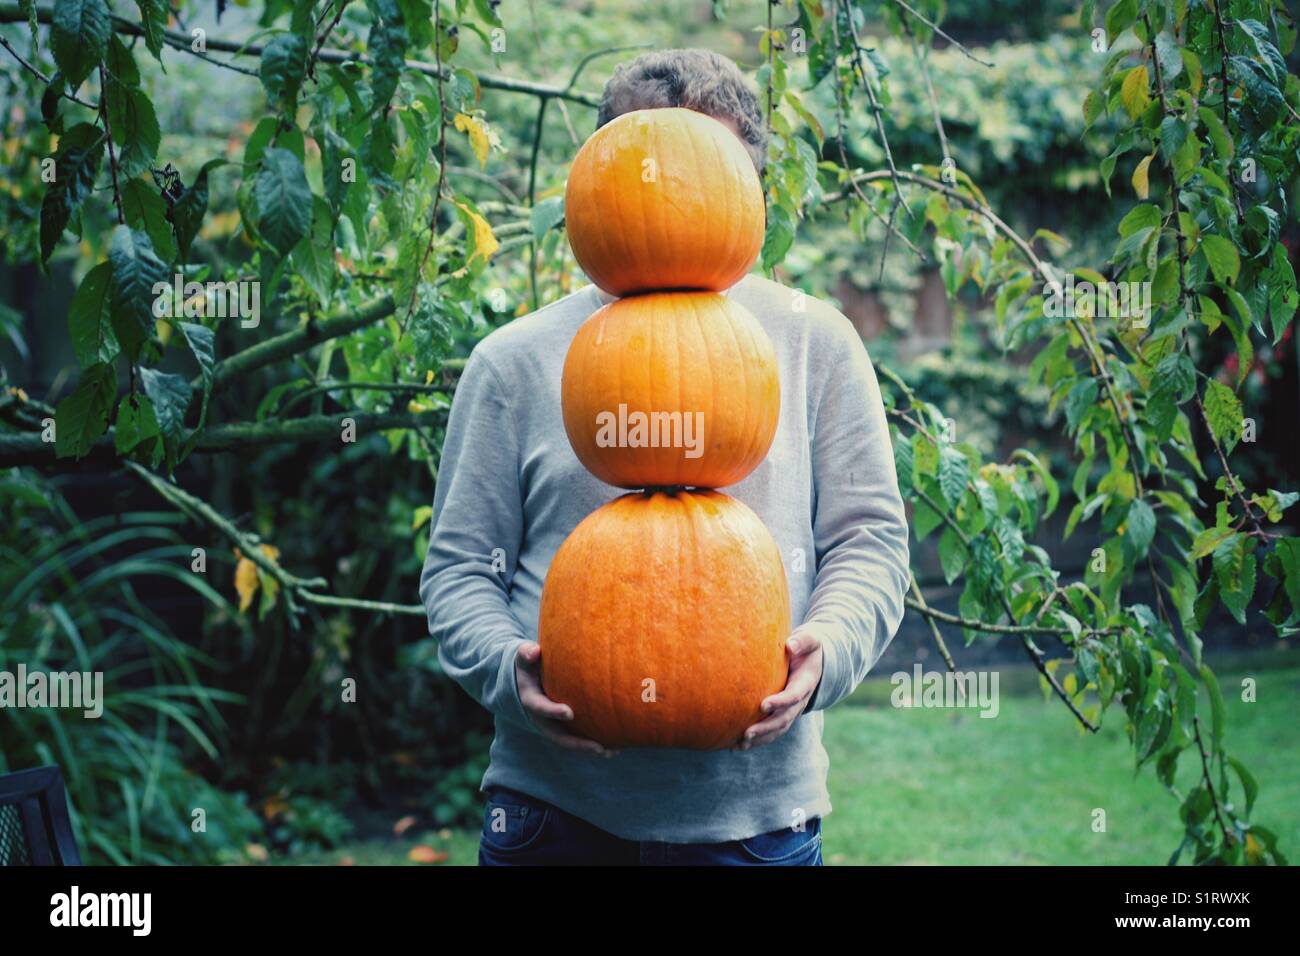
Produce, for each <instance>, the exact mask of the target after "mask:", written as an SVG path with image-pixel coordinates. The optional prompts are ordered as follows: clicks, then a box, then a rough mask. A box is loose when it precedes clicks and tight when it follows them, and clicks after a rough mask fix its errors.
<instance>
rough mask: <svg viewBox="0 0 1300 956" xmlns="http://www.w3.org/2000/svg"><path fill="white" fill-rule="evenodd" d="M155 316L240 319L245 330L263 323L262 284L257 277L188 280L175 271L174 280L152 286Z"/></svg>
mask: <svg viewBox="0 0 1300 956" xmlns="http://www.w3.org/2000/svg"><path fill="white" fill-rule="evenodd" d="M153 294H154V300H153V315H154V318H156V319H202V318H218V319H233V318H238V319H239V325H240V327H241V328H245V329H255V328H257V327H258V325H260V324H261V322H262V283H261V282H260V281H259V280H257V279H246V280H239V281H231V282H215V281H212V282H186V281H185V276H183V275H182V274H181V273H179V272H178V273H176V275H174V276H172V281H171V282H155V283H154V285H153Z"/></svg>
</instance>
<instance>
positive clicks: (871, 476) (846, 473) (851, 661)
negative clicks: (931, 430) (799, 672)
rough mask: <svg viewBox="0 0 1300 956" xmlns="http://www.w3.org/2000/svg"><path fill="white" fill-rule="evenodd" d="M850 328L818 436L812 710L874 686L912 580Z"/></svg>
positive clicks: (890, 460) (876, 393)
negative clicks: (817, 654) (816, 671)
mask: <svg viewBox="0 0 1300 956" xmlns="http://www.w3.org/2000/svg"><path fill="white" fill-rule="evenodd" d="M841 321H842V322H843V326H842V329H843V331H844V334H843V335H840V336H837V341H836V346H835V348H836V352H837V359H836V361H835V362H834V363H832V368H831V369H830V370H829V374H827V375H826V377H825V379H824V385H823V389H822V397H821V400H820V402H819V403H818V406H817V410H816V412H815V416H814V426H813V436H812V467H813V487H814V499H813V500H814V505H813V538H814V542H815V545H816V552H817V555H816V557H817V578H816V582H815V584H814V587H813V593H812V596H811V598H810V600H809V606H808V611H807V614H806V615H805V616H804V623H803V625H802V626H801V627H800V628H799V630H801V631H803V632H805V633H811V634H814V635H816V636H817V637H819V638H821V642H822V653H823V663H822V679H821V683H820V684H819V685H818V687H817V690H816V691H815V692H814V694H813V697H812V700H811V702H810V703H809V705H808V708H807V709H808V710H823V709H825V708H827V707H830V706H831V705H832V704H834V703H835V702H837V701H839V700H841V699H842V698H844V697H846V696H848V695H849V694H850V693H852V692H853V689H854V688H856V687H857V686H858V684H859V683H861V681H862V679H863V678H864V677H866V675H867V672H868V671H870V670H871V668H872V667H873V666H874V665H875V663H876V661H877V660H879V658H880V655H881V654H882V653H884V650H885V648H886V647H887V646H888V644H889V642H890V640H891V639H892V638H893V636H894V632H895V631H897V630H898V625H899V622H900V621H901V620H902V616H903V597H904V594H905V593H906V590H907V586H908V582H909V580H910V572H909V567H908V527H907V517H906V513H905V511H904V510H903V501H902V498H901V497H900V496H899V493H898V478H897V475H896V474H895V471H894V455H893V448H892V446H891V444H890V441H889V428H888V426H887V425H886V423H885V409H884V405H883V404H882V402H881V399H880V387H879V385H878V383H877V381H876V373H875V369H873V368H872V366H871V360H870V358H868V356H867V350H866V348H865V346H864V345H863V344H862V340H861V338H859V336H858V334H857V331H856V330H854V329H853V328H852V326H850V325H849V324H848V323H847V321H844V320H841ZM850 333H851V334H850Z"/></svg>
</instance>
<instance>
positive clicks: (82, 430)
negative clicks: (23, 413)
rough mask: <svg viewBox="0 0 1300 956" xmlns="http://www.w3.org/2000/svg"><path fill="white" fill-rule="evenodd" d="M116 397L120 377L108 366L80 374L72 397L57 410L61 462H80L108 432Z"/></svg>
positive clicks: (56, 446) (56, 438) (57, 451)
mask: <svg viewBox="0 0 1300 956" xmlns="http://www.w3.org/2000/svg"><path fill="white" fill-rule="evenodd" d="M116 394H117V376H116V375H115V374H114V372H113V366H112V364H111V363H109V362H100V363H98V364H96V365H92V366H90V368H88V369H86V370H85V371H84V372H82V373H81V379H80V380H79V381H78V382H77V387H76V388H75V389H74V390H73V392H72V394H71V395H69V396H68V397H67V398H65V399H64V400H63V401H61V402H59V405H58V408H56V409H55V410H54V422H55V435H54V454H55V456H56V457H58V458H80V457H81V456H82V455H84V454H86V452H88V451H90V449H91V446H92V445H94V444H95V440H96V439H97V438H99V436H100V435H102V434H104V432H105V431H107V429H108V413H109V412H111V411H112V410H113V398H114V396H116Z"/></svg>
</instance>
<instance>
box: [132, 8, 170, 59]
mask: <svg viewBox="0 0 1300 956" xmlns="http://www.w3.org/2000/svg"><path fill="white" fill-rule="evenodd" d="M135 5H136V6H137V7H139V8H140V27H141V29H142V30H144V45H145V46H146V47H147V48H148V50H149V52H150V53H152V54H153V58H154V59H155V60H157V61H158V62H159V63H161V62H162V48H163V31H164V30H166V29H167V3H166V0H135Z"/></svg>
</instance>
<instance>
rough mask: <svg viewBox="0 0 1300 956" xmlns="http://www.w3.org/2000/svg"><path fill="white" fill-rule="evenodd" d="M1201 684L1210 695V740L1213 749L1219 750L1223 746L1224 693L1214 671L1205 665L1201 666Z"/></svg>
mask: <svg viewBox="0 0 1300 956" xmlns="http://www.w3.org/2000/svg"><path fill="white" fill-rule="evenodd" d="M1201 683H1203V684H1204V685H1205V689H1206V690H1207V691H1208V692H1209V695H1210V739H1211V741H1212V742H1213V745H1214V746H1213V749H1214V750H1218V749H1220V748H1221V747H1222V746H1223V725H1224V712H1225V708H1224V706H1223V692H1222V691H1221V690H1219V680H1218V678H1217V677H1215V676H1214V671H1212V670H1210V668H1209V667H1208V666H1207V665H1205V664H1202V665H1201Z"/></svg>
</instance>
